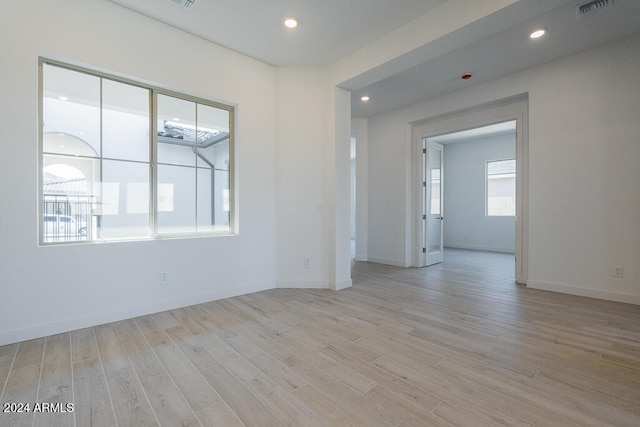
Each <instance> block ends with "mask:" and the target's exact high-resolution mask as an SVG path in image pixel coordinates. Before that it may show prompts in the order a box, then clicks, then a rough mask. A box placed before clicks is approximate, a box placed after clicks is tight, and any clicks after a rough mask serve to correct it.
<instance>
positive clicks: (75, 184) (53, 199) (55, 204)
mask: <svg viewBox="0 0 640 427" xmlns="http://www.w3.org/2000/svg"><path fill="white" fill-rule="evenodd" d="M99 170H100V161H99V160H98V159H92V158H84V157H68V156H60V155H48V154H45V155H43V165H42V197H43V200H42V208H43V211H42V214H43V216H42V221H43V222H42V223H41V224H42V238H43V241H44V242H46V243H55V242H73V241H81V240H92V238H93V236H94V235H93V234H92V231H93V229H92V227H91V224H92V223H91V221H92V208H93V206H94V204H95V198H94V197H93V193H92V184H91V182H92V179H93V178H94V177H96V176H99Z"/></svg>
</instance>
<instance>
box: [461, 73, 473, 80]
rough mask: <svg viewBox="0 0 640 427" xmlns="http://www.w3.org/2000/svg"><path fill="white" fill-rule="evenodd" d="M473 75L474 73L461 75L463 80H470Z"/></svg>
mask: <svg viewBox="0 0 640 427" xmlns="http://www.w3.org/2000/svg"><path fill="white" fill-rule="evenodd" d="M471 77H473V74H463V75H461V76H460V78H461V79H462V80H469V79H470V78H471Z"/></svg>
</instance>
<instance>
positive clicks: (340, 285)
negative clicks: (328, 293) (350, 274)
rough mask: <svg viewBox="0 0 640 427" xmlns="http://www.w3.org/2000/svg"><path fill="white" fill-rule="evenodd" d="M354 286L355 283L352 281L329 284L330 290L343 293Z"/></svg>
mask: <svg viewBox="0 0 640 427" xmlns="http://www.w3.org/2000/svg"><path fill="white" fill-rule="evenodd" d="M352 284H353V283H352V281H351V279H349V280H343V281H341V282H330V283H329V288H330V289H333V290H335V291H341V290H343V289H347V288H350V287H351V285H352Z"/></svg>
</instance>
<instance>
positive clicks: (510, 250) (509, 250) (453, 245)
mask: <svg viewBox="0 0 640 427" xmlns="http://www.w3.org/2000/svg"><path fill="white" fill-rule="evenodd" d="M444 247H445V249H447V248H451V249H469V250H472V251H488V252H504V253H508V254H514V253H515V252H516V250H515V249H514V248H499V247H492V246H482V245H465V244H460V245H459V244H457V243H447V244H446V245H444Z"/></svg>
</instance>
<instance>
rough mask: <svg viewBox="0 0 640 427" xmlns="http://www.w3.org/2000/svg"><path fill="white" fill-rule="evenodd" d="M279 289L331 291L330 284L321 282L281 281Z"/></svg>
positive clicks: (278, 284)
mask: <svg viewBox="0 0 640 427" xmlns="http://www.w3.org/2000/svg"><path fill="white" fill-rule="evenodd" d="M276 288H278V289H329V282H323V281H321V280H280V281H278V283H277V285H276Z"/></svg>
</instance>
